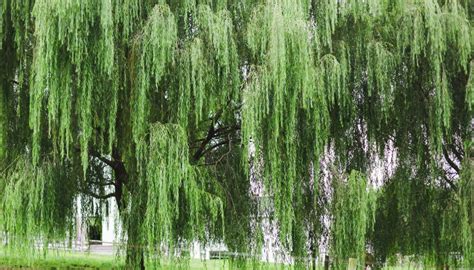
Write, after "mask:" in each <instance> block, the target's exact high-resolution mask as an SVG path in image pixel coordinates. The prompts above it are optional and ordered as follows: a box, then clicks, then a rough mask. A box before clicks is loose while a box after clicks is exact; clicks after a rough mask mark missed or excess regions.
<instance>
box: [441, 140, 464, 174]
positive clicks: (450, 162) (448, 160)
mask: <svg viewBox="0 0 474 270" xmlns="http://www.w3.org/2000/svg"><path fill="white" fill-rule="evenodd" d="M443 156H444V159H445V160H446V162H448V164H449V166H451V168H453V169H454V170H455V171H456V172H457V173H458V174H459V173H460V172H461V170H460V169H459V167H458V165H456V163H454V161H453V160H452V159H451V158H450V157H449V153H448V151H446V147H444V146H443Z"/></svg>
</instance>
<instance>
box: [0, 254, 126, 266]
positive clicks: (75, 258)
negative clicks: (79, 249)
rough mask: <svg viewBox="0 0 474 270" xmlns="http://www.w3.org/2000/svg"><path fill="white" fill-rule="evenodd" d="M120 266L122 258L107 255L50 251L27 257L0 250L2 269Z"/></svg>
mask: <svg viewBox="0 0 474 270" xmlns="http://www.w3.org/2000/svg"><path fill="white" fill-rule="evenodd" d="M120 266H122V262H121V261H120V260H117V259H116V258H115V257H113V256H106V255H92V254H85V253H65V252H59V253H58V252H49V253H48V255H46V256H45V257H42V256H41V257H40V256H38V257H34V258H26V257H20V256H11V255H9V256H7V255H6V254H5V253H2V252H1V251H0V269H17V268H24V269H118V268H120ZM25 267H26V268H25Z"/></svg>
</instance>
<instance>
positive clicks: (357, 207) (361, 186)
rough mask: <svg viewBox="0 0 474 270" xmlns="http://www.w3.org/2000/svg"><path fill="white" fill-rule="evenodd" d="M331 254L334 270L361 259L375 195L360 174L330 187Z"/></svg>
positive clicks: (373, 215)
mask: <svg viewBox="0 0 474 270" xmlns="http://www.w3.org/2000/svg"><path fill="white" fill-rule="evenodd" d="M334 185H335V187H334V198H333V208H334V209H333V215H334V216H333V224H331V227H332V229H331V232H332V235H331V239H332V245H331V253H332V256H333V257H334V261H335V265H336V268H337V269H345V268H346V267H347V266H346V262H347V260H348V258H356V259H357V260H358V261H359V262H360V263H362V262H363V261H364V259H365V246H366V244H367V242H366V239H367V236H368V234H369V233H370V231H371V230H372V229H373V224H374V221H375V207H376V205H375V202H376V199H377V198H376V193H375V191H374V190H372V188H371V187H370V186H368V183H367V180H366V178H365V176H364V175H362V174H361V173H360V172H357V171H353V172H351V174H350V175H349V176H348V178H347V182H342V181H341V180H339V181H335V183H334Z"/></svg>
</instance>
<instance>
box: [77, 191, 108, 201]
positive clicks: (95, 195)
mask: <svg viewBox="0 0 474 270" xmlns="http://www.w3.org/2000/svg"><path fill="white" fill-rule="evenodd" d="M82 193H84V194H86V195H89V196H91V197H93V198H96V199H99V200H106V199H108V198H112V197H115V196H116V194H115V192H112V193H109V194H105V195H99V194H95V193H94V192H92V191H89V190H82Z"/></svg>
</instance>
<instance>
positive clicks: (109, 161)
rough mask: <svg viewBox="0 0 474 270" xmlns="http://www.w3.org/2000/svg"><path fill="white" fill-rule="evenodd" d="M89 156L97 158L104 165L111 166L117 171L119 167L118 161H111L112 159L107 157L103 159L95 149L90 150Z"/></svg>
mask: <svg viewBox="0 0 474 270" xmlns="http://www.w3.org/2000/svg"><path fill="white" fill-rule="evenodd" d="M89 154H90V155H91V156H93V157H95V158H97V159H98V160H100V161H102V162H103V163H105V164H107V165H109V166H110V167H112V169H114V170H115V169H116V167H117V166H118V162H117V161H114V160H110V159H107V158H105V157H103V156H102V155H101V154H99V153H98V152H97V151H95V150H94V149H89Z"/></svg>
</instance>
